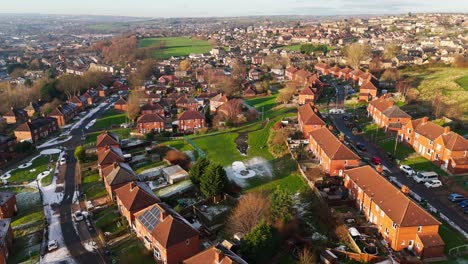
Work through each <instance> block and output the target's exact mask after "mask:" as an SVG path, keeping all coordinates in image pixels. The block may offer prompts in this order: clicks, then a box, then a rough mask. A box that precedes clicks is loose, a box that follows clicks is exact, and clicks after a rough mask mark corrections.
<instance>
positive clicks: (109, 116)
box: [92, 108, 127, 130]
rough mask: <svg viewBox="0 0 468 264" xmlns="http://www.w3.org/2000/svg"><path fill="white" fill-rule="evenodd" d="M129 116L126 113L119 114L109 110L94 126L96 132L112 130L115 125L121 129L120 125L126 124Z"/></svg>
mask: <svg viewBox="0 0 468 264" xmlns="http://www.w3.org/2000/svg"><path fill="white" fill-rule="evenodd" d="M126 120H127V116H126V115H125V113H117V112H115V110H114V109H112V108H111V109H109V110H107V111H106V112H105V113H104V114H103V115H102V117H101V118H99V119H98V120H96V123H95V124H94V125H93V126H92V129H94V130H104V129H110V128H112V126H113V125H114V127H115V126H117V127H119V126H120V124H122V123H125V122H126Z"/></svg>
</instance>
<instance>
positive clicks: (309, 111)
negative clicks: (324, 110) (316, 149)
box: [297, 104, 326, 126]
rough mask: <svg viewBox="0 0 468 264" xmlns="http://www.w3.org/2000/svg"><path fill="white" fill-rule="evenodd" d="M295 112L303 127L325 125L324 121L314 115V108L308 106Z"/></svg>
mask: <svg viewBox="0 0 468 264" xmlns="http://www.w3.org/2000/svg"><path fill="white" fill-rule="evenodd" d="M297 112H298V113H299V118H300V119H301V121H302V123H303V124H305V125H322V126H324V125H326V123H325V121H323V120H322V118H320V117H319V116H318V115H317V114H316V113H315V111H314V107H313V106H311V105H310V104H305V105H303V106H301V107H299V108H298V110H297Z"/></svg>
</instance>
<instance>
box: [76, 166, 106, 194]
mask: <svg viewBox="0 0 468 264" xmlns="http://www.w3.org/2000/svg"><path fill="white" fill-rule="evenodd" d="M82 177H83V178H82V185H83V192H84V193H85V194H86V198H87V199H89V200H93V199H96V198H100V197H103V196H106V195H107V192H106V189H105V187H104V183H103V182H102V181H101V177H100V176H99V174H98V173H90V172H83V173H82Z"/></svg>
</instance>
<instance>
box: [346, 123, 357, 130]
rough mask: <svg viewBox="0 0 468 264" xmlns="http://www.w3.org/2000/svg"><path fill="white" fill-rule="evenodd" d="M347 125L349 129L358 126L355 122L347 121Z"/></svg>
mask: <svg viewBox="0 0 468 264" xmlns="http://www.w3.org/2000/svg"><path fill="white" fill-rule="evenodd" d="M345 126H346V127H347V128H349V129H352V128H354V127H356V124H354V123H353V122H345Z"/></svg>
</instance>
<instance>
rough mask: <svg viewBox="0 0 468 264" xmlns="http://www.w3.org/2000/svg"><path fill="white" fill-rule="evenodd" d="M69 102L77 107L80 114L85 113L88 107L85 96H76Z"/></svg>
mask: <svg viewBox="0 0 468 264" xmlns="http://www.w3.org/2000/svg"><path fill="white" fill-rule="evenodd" d="M69 102H70V103H72V104H75V105H76V107H77V108H78V112H81V111H83V110H84V109H85V107H86V105H87V99H86V97H84V96H77V95H75V96H73V98H72V99H70V101H69Z"/></svg>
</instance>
